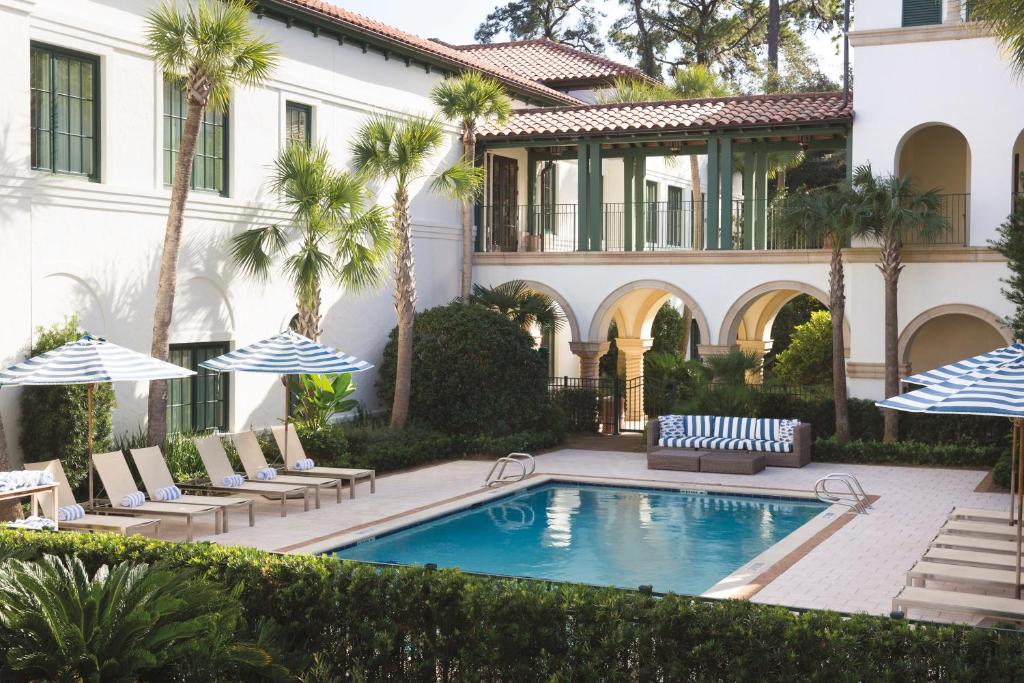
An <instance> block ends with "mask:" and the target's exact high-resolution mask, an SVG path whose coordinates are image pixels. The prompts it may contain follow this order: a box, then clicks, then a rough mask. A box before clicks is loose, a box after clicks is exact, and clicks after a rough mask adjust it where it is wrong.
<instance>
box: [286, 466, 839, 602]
mask: <svg viewBox="0 0 1024 683" xmlns="http://www.w3.org/2000/svg"><path fill="white" fill-rule="evenodd" d="M550 483H565V484H570V483H572V484H596V485H601V486H617V487H623V488H631V487H632V488H646V489H664V490H665V491H675V492H679V493H695V494H720V495H721V494H725V495H729V494H732V495H744V496H755V497H759V498H764V497H778V498H783V499H790V500H793V499H800V500H817V497H816V496H815V495H814V493H813V492H811V491H804V490H796V489H770V488H759V487H756V486H737V485H725V484H709V483H703V482H702V483H694V482H667V481H659V480H652V479H622V478H614V479H613V478H606V477H587V476H580V475H564V474H539V475H533V476H530V477H527V478H526V479H524V480H522V481H520V482H516V483H514V484H508V485H506V486H502V487H500V488H492V489H481V490H479V491H473V492H470V493H467V494H463V495H461V496H455V497H453V498H448V499H446V500H442V501H439V502H437V503H434V504H431V505H427V506H424V507H422V508H417V509H415V510H411V511H408V512H406V513H402V514H398V515H395V516H393V517H388V518H385V519H382V520H379V521H376V522H370V523H368V524H363V525H360V526H359V527H355V528H352V529H349V530H343V531H340V532H336V533H333V534H329V535H327V536H322V537H320V538H315V539H311V540H309V541H305V542H302V543H298V544H295V545H292V546H287V547H285V548H280V549H278V552H284V553H305V554H317V553H324V552H329V551H331V550H335V549H338V548H343V547H346V546H351V545H353V544H355V543H362V542H365V541H371V540H373V539H375V538H377V537H378V536H384V535H388V534H392V533H395V532H398V531H401V530H403V529H407V528H409V527H413V526H417V525H419V524H423V523H425V522H430V521H433V520H435V519H439V518H441V517H445V516H447V515H450V514H452V513H456V512H461V511H463V510H466V509H468V508H471V507H476V506H478V505H482V504H484V503H488V502H490V501H492V500H496V499H499V498H505V497H507V496H509V495H513V494H515V493H518V492H520V491H522V490H525V489H528V488H534V487H537V486H542V485H544V484H550ZM853 517H854V515H853V514H852V513H850V512H849V510H848V508H846V507H844V506H842V505H831V506H829V507H828V508H826V509H825V510H822V511H821V512H820V513H818V514H817V515H816V516H815V517H813V518H812V519H810V520H809V521H808V522H806V523H805V524H803V525H802V526H801V527H799V528H798V529H797V530H796V531H794V532H793V533H791V534H789V535H788V536H786V537H785V538H783V539H782V540H780V541H779V542H778V543H776V544H774V545H773V546H771V547H770V548H768V549H766V550H764V551H763V552H761V553H760V554H758V555H757V556H756V557H754V558H753V559H752V560H749V561H747V562H746V563H745V564H744V565H743V566H742V567H740V568H739V569H737V570H736V571H734V572H733V573H731V574H729V576H727V577H725V578H724V579H722V580H721V581H719V582H718V583H716V584H715V585H714V586H712V587H711V588H710V589H708V590H707V591H705V592H704V593H702V596H704V597H711V598H721V599H726V598H733V599H749V598H750V597H751V596H752V595H754V594H755V593H757V592H758V591H760V590H761V589H762V588H764V587H765V586H766V585H768V583H770V582H771V580H773V579H774V578H775V577H776V576H778V575H779V574H781V573H782V571H785V569H788V568H789V567H790V566H792V564H794V563H795V562H796V561H797V560H799V559H800V558H802V557H803V556H805V555H806V554H807V553H808V552H810V550H811V549H813V548H814V547H815V546H817V545H818V544H820V543H821V542H822V541H824V540H825V539H826V538H828V537H829V536H830V535H832V533H835V532H836V531H838V530H839V529H840V528H841V527H842V526H843V525H845V524H846V522H847V521H849V520H850V519H852V518H853Z"/></svg>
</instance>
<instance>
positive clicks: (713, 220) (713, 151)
mask: <svg viewBox="0 0 1024 683" xmlns="http://www.w3.org/2000/svg"><path fill="white" fill-rule="evenodd" d="M707 182H708V192H707V199H705V201H704V215H705V216H707V218H706V220H705V225H704V230H705V233H704V248H705V249H718V218H719V216H718V191H719V187H720V183H719V179H718V136H714V135H713V136H711V137H710V138H708V181H707Z"/></svg>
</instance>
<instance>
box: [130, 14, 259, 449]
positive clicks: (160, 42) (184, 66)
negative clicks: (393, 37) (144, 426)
mask: <svg viewBox="0 0 1024 683" xmlns="http://www.w3.org/2000/svg"><path fill="white" fill-rule="evenodd" d="M146 45H147V48H148V50H149V53H150V55H152V57H153V59H154V60H155V61H156V63H157V66H158V67H159V68H160V69H161V70H162V71H163V73H164V78H165V79H169V80H170V81H173V82H175V83H180V85H181V89H182V92H183V93H184V94H185V98H186V102H187V115H186V118H185V124H184V128H183V130H182V134H181V143H180V145H179V146H178V157H177V160H176V162H175V165H174V179H173V181H172V183H171V202H170V207H169V208H168V212H167V224H166V227H165V228H164V246H163V254H162V255H161V257H160V275H159V279H158V280H157V290H156V305H155V308H154V312H153V339H152V348H151V350H150V352H151V353H152V355H153V357H154V358H159V359H160V360H167V356H168V331H169V330H170V326H171V317H172V314H173V310H174V290H175V287H176V286H177V280H178V274H177V270H178V253H179V251H180V248H181V227H182V220H183V212H184V210H185V202H186V200H187V199H188V191H189V185H190V183H191V178H192V160H193V157H194V156H195V151H196V142H197V140H198V139H199V126H200V124H201V123H202V119H203V113H204V112H205V111H206V110H207V109H208V108H209V109H212V110H223V109H224V108H225V107H226V106H227V103H228V98H229V96H230V93H231V88H232V86H235V85H238V84H241V85H246V86H250V87H255V86H258V85H260V84H261V83H264V82H266V80H267V78H268V77H269V76H270V73H271V72H272V71H273V69H274V66H275V64H276V62H277V51H276V47H275V46H274V45H273V44H272V43H269V42H267V41H265V40H263V38H262V37H260V36H259V35H258V34H257V33H256V32H255V31H254V30H253V29H252V26H251V25H250V24H249V5H248V3H247V2H245V1H244V0H212V1H208V0H197V1H196V4H194V5H193V4H191V3H189V4H188V5H186V7H185V9H184V10H179V9H178V6H177V5H176V4H174V3H173V2H170V1H165V2H164V3H163V4H162V5H160V6H159V7H157V8H155V9H153V10H151V11H150V12H149V14H148V15H147V16H146ZM148 429H149V442H150V444H154V445H156V444H161V443H163V441H164V436H165V435H166V432H167V383H166V382H165V381H159V382H151V383H150V385H149V428H148Z"/></svg>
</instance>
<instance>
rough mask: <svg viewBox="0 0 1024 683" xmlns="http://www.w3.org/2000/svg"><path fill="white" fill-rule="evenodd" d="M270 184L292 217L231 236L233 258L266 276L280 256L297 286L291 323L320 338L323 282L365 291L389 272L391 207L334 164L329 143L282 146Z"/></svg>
mask: <svg viewBox="0 0 1024 683" xmlns="http://www.w3.org/2000/svg"><path fill="white" fill-rule="evenodd" d="M270 189H271V190H272V191H273V192H274V194H276V195H277V196H278V197H280V201H281V204H282V205H283V206H284V207H285V208H286V209H287V210H288V211H289V213H290V214H291V219H290V220H289V222H288V224H286V225H276V224H275V225H267V226H262V227H258V228H251V229H249V230H246V231H245V232H241V233H238V234H237V235H235V236H234V237H233V238H232V240H231V258H232V260H233V261H234V262H235V263H236V264H238V266H239V268H241V270H242V271H243V272H244V273H246V274H248V275H250V276H252V277H253V278H255V279H257V280H259V281H261V282H266V281H267V280H269V278H270V275H271V271H272V267H273V266H274V265H275V263H277V262H280V265H281V268H282V270H283V271H284V274H285V276H286V277H287V278H288V280H289V282H290V283H291V285H292V289H293V291H294V292H295V300H296V309H297V317H296V320H295V324H294V325H293V327H294V328H295V330H296V331H297V332H298V333H299V334H302V335H305V336H306V337H309V338H310V339H313V340H319V339H320V331H321V330H320V320H321V315H320V297H321V292H322V289H323V287H324V285H325V284H328V283H332V284H338V285H343V286H345V287H346V288H348V289H351V290H354V291H359V290H361V289H364V288H368V287H376V286H377V285H379V284H380V283H381V281H382V279H383V277H384V275H385V273H386V272H387V266H388V263H389V260H390V257H391V254H392V250H393V248H394V240H393V236H392V233H391V228H390V225H389V224H388V221H387V213H386V211H385V210H384V209H383V207H380V206H375V205H372V201H371V197H370V195H369V193H368V192H367V189H366V185H365V183H364V182H363V179H362V178H361V177H359V176H357V175H353V174H350V173H348V172H346V171H342V170H338V169H336V168H334V167H333V166H332V165H331V162H330V155H329V153H328V151H327V148H326V146H324V145H323V144H316V145H306V144H305V143H292V144H290V145H288V146H287V147H285V148H284V149H283V150H281V153H280V154H279V155H278V157H277V159H276V160H275V161H274V172H273V175H272V176H271V179H270ZM367 204H371V206H369V208H367ZM292 244H295V249H294V251H292V252H291V253H289V247H290V246H291V245H292Z"/></svg>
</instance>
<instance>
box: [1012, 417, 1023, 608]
mask: <svg viewBox="0 0 1024 683" xmlns="http://www.w3.org/2000/svg"><path fill="white" fill-rule="evenodd" d="M1017 428H1018V429H1020V428H1021V423H1020V420H1018V421H1017ZM1021 436H1024V435H1021ZM1015 456H1016V457H1017V563H1016V564H1017V566H1016V578H1015V580H1014V593H1015V595H1016V597H1017V599H1018V600H1019V599H1020V561H1021V557H1020V555H1021V541H1022V539H1021V525H1022V524H1024V519H1021V511H1022V507H1021V506H1022V505H1024V490H1021V487H1022V486H1024V438H1021V437H1018V438H1017V453H1015Z"/></svg>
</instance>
